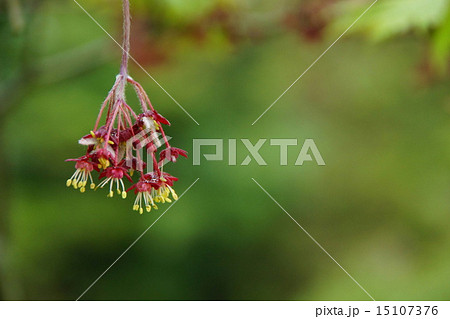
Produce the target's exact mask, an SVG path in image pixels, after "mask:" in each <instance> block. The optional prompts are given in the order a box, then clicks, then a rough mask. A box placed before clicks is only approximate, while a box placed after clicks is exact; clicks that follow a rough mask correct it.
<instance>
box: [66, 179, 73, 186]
mask: <svg viewBox="0 0 450 319" xmlns="http://www.w3.org/2000/svg"><path fill="white" fill-rule="evenodd" d="M70 185H72V180H71V179H68V180H67V182H66V186H67V187H70Z"/></svg>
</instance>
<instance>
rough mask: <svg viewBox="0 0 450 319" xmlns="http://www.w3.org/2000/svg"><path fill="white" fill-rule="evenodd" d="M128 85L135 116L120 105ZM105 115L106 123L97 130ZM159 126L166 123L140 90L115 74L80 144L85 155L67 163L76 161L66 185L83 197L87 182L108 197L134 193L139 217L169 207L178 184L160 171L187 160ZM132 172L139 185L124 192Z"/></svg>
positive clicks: (130, 179) (137, 86) (167, 123)
mask: <svg viewBox="0 0 450 319" xmlns="http://www.w3.org/2000/svg"><path fill="white" fill-rule="evenodd" d="M127 83H129V84H131V85H132V87H133V88H134V90H135V91H136V93H137V96H138V99H139V103H140V105H141V109H142V113H140V114H136V113H135V112H134V111H133V109H132V108H131V107H130V106H129V105H128V104H127V103H126V101H125V86H126V85H127ZM105 111H106V112H105ZM104 113H106V121H105V124H104V125H102V126H99V124H100V121H101V119H102V117H103V114H104ZM162 125H170V123H169V121H168V120H167V119H165V118H164V117H163V116H162V115H160V114H159V113H158V112H156V110H155V109H154V108H153V106H152V104H151V102H150V99H149V98H148V95H147V94H146V92H145V91H144V89H143V88H142V86H141V85H140V84H139V83H138V82H136V81H134V80H133V79H132V78H131V77H129V76H128V75H126V74H122V73H121V74H119V75H118V76H117V78H116V82H115V83H114V86H113V88H112V89H111V91H110V92H109V94H108V96H107V97H106V99H105V101H104V102H103V104H102V106H101V108H100V112H99V115H98V118H97V121H96V123H95V126H94V129H93V130H92V131H91V132H90V134H88V135H86V136H84V137H82V138H81V139H80V140H79V143H80V144H81V145H85V146H87V150H86V154H85V155H83V156H81V157H79V158H76V159H68V160H67V161H74V162H75V169H76V171H75V173H74V174H73V175H72V177H70V178H69V179H68V180H67V183H66V185H67V186H68V187H70V186H73V188H75V189H79V190H80V192H82V193H84V192H85V191H86V186H87V183H88V182H89V183H90V188H91V189H97V188H104V187H105V186H106V187H107V189H108V195H107V196H108V197H113V196H114V193H115V192H117V194H118V195H120V196H121V197H122V198H124V199H125V198H126V197H127V193H128V191H130V190H134V192H135V194H136V200H135V202H134V205H133V210H135V211H139V213H141V214H142V213H143V212H144V209H145V210H146V211H148V212H149V211H150V210H151V208H152V207H153V208H155V209H157V208H158V207H157V205H156V203H165V202H169V203H170V202H171V201H172V200H171V199H170V198H169V195H171V196H172V198H173V199H174V200H176V199H177V198H178V197H177V194H176V193H175V191H174V189H173V183H174V182H175V181H177V180H178V179H177V178H176V177H173V176H172V175H170V174H169V173H167V172H163V166H164V164H165V163H167V162H175V161H176V160H177V158H178V157H179V156H180V155H181V156H184V157H187V153H186V151H184V150H182V149H179V148H175V147H171V146H170V144H169V141H168V139H167V137H166V135H165V133H164V130H163V127H162ZM160 137H161V139H160ZM160 147H162V148H163V150H162V151H160V152H159V156H158V153H157V152H158V148H160ZM142 150H145V151H146V153H147V155H146V157H147V159H148V162H149V165H147V163H146V162H145V161H144V158H143V157H144V156H143V155H141V152H142ZM133 153H135V154H133ZM150 162H151V163H150ZM94 170H95V171H97V172H99V179H100V183H99V184H98V185H97V186H96V183H95V182H94V179H93V177H92V172H93V171H94ZM134 172H137V173H138V174H139V180H138V181H137V182H136V183H135V184H133V185H132V186H131V187H129V188H128V189H126V187H125V184H124V178H126V179H128V180H129V181H130V182H131V183H133V179H132V176H133V173H134Z"/></svg>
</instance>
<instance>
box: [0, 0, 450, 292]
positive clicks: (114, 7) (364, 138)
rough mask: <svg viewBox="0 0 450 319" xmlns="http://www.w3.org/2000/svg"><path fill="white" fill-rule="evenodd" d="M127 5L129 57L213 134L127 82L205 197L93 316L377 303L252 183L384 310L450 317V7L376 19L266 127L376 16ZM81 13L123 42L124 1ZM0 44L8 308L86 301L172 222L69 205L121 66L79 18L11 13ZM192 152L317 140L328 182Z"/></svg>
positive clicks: (0, 23)
mask: <svg viewBox="0 0 450 319" xmlns="http://www.w3.org/2000/svg"><path fill="white" fill-rule="evenodd" d="M131 2H132V15H133V21H132V23H133V24H132V49H131V51H132V52H131V53H132V55H133V56H134V57H135V58H136V59H137V60H138V61H139V62H140V63H141V64H142V65H143V66H144V68H145V69H146V70H147V71H148V72H149V73H150V74H152V76H154V77H155V79H157V80H158V81H159V83H160V84H161V85H162V86H163V87H164V88H165V89H166V90H167V91H168V92H170V94H172V95H173V97H174V98H175V99H176V100H177V101H179V102H180V103H181V105H183V106H184V107H185V108H186V109H187V110H188V112H189V113H190V114H191V115H192V116H193V117H194V118H195V119H196V120H197V121H198V122H199V124H200V126H197V125H196V124H195V123H194V122H193V121H192V120H191V119H190V118H189V117H188V116H187V115H186V114H185V113H184V112H183V111H182V110H181V109H180V108H179V107H178V106H177V105H176V104H175V103H174V102H173V101H172V100H171V99H170V98H169V97H168V96H167V95H166V94H165V93H164V92H163V91H162V90H161V89H160V88H159V87H158V86H157V84H156V83H155V82H153V81H152V80H151V79H150V78H149V77H148V76H147V75H146V74H145V73H144V72H143V71H142V70H141V69H139V68H138V67H137V66H136V65H134V64H132V65H131V66H130V73H131V75H132V76H133V77H134V78H135V79H137V80H138V81H140V82H141V83H142V84H143V86H144V87H145V88H146V90H147V92H148V93H149V95H150V98H151V99H152V102H153V104H154V105H155V107H156V108H157V109H158V111H159V112H161V113H162V114H163V115H164V116H166V117H167V118H168V119H169V120H170V121H171V122H172V126H171V127H169V128H168V129H167V130H166V131H167V134H168V135H170V136H172V137H173V139H172V143H173V145H175V146H177V147H180V148H183V149H186V150H187V151H189V153H190V154H191V157H190V158H189V159H187V160H186V159H181V160H180V161H179V162H177V163H176V164H175V165H173V164H171V165H170V167H169V166H168V167H167V170H168V171H169V172H171V173H172V174H173V175H175V176H177V177H179V178H180V181H179V182H177V184H176V189H177V191H178V193H179V194H181V193H182V192H183V191H184V190H185V189H186V188H187V187H189V185H190V184H191V183H193V182H194V181H195V179H196V178H200V180H199V181H198V182H197V183H196V184H195V185H194V186H193V187H192V189H191V190H190V191H189V192H188V193H187V194H186V195H185V196H183V198H182V199H181V200H180V201H179V202H177V204H176V205H174V206H173V207H172V208H171V209H170V210H169V211H168V213H167V214H165V215H164V216H163V217H162V218H161V219H160V220H159V221H158V222H157V223H156V224H155V226H154V227H153V228H151V229H150V230H149V232H147V233H146V235H145V236H144V237H143V238H142V239H141V240H140V241H139V242H138V243H137V244H136V245H135V246H134V247H133V248H132V249H130V250H129V251H128V252H127V253H126V255H124V256H123V258H122V259H120V260H119V261H118V262H117V263H116V264H115V265H114V266H113V267H112V268H111V269H110V270H109V271H108V272H107V273H106V274H105V275H104V277H103V278H101V279H100V280H99V281H98V282H97V283H96V284H95V285H94V286H93V287H92V289H90V290H89V291H88V292H87V293H86V294H85V295H84V296H83V298H82V299H84V300H348V299H355V300H368V299H369V298H368V296H367V295H365V294H364V292H363V291H362V290H361V289H359V288H358V286H357V285H356V284H355V283H354V282H353V281H352V280H351V279H350V278H349V277H348V276H347V275H346V274H345V273H344V272H343V271H342V270H341V269H340V268H339V267H338V266H337V265H336V264H335V263H333V261H332V260H331V259H330V258H329V257H328V256H326V255H325V254H324V253H323V252H322V251H321V250H320V249H319V248H318V247H317V246H316V245H315V244H314V243H313V242H312V241H311V240H310V239H309V238H308V237H307V236H306V235H305V234H304V233H303V232H302V231H301V230H300V229H299V228H298V226H297V225H295V223H294V222H293V221H292V220H291V219H290V218H289V217H288V216H286V214H285V213H284V212H283V211H282V210H281V209H280V208H279V207H277V205H276V204H275V203H274V202H273V201H272V200H271V199H270V198H268V197H267V195H265V194H264V193H263V192H262V191H261V189H260V188H258V186H257V185H256V184H255V183H254V182H253V181H252V180H251V178H252V177H253V178H255V179H256V180H257V181H258V182H259V183H260V184H261V185H262V186H263V187H264V188H265V189H266V190H267V191H268V192H269V193H271V194H272V195H273V197H274V198H275V199H276V200H278V201H279V203H280V204H281V205H282V206H283V207H284V208H285V209H286V210H287V211H288V212H289V213H290V214H291V215H292V216H293V217H294V218H295V219H296V220H297V221H298V222H299V223H300V224H301V225H302V226H304V227H305V228H306V229H307V230H308V231H309V232H310V233H311V234H312V235H313V236H314V237H315V238H316V239H317V240H318V242H320V243H321V244H322V245H323V246H324V247H325V248H326V249H327V250H328V251H329V252H330V254H331V255H332V256H333V257H335V258H336V260H337V261H338V262H339V263H340V264H341V265H342V266H343V267H344V268H345V269H346V270H347V271H348V272H349V273H350V274H351V275H353V276H354V277H355V278H356V280H358V281H359V282H360V283H361V285H362V286H363V287H365V288H366V289H367V290H368V291H369V292H370V294H371V295H372V296H373V297H374V298H375V299H377V300H393V299H399V300H421V299H437V300H449V298H450V254H449V251H450V232H449V224H450V216H449V208H450V196H449V189H450V187H449V186H450V174H449V173H450V171H449V163H450V148H449V145H450V94H449V82H450V81H449V76H448V74H449V72H448V52H449V43H450V18H449V17H450V15H449V6H450V1H448V0H434V1H429V0H380V1H378V3H376V4H375V5H374V6H373V8H372V9H371V10H370V11H369V12H368V13H367V14H366V15H365V16H364V17H363V18H361V20H360V21H359V22H358V23H357V24H356V25H355V26H354V28H352V29H351V30H350V31H349V33H348V34H346V36H345V37H343V38H342V39H341V40H340V41H339V42H337V44H336V45H335V46H334V47H333V48H332V49H331V50H330V51H329V52H328V53H327V54H326V55H325V56H324V57H323V58H322V59H321V60H320V61H319V62H318V63H317V64H316V65H315V66H314V67H313V68H312V69H311V70H310V71H309V72H308V73H307V74H306V75H305V76H304V77H303V78H302V79H301V80H300V81H299V82H298V83H297V84H296V85H295V86H293V87H292V89H291V90H290V91H289V92H288V93H287V94H286V95H285V96H283V97H282V98H281V99H280V100H279V101H278V103H277V104H275V106H274V107H273V108H272V109H271V110H270V111H269V112H267V113H266V114H265V115H264V116H263V117H262V118H261V119H260V120H259V121H258V122H257V123H256V124H255V125H253V126H252V125H251V123H252V122H253V121H254V120H255V119H256V118H257V117H258V116H259V115H260V114H261V113H262V112H263V111H264V110H265V109H266V108H267V107H268V106H269V105H270V104H271V103H272V102H273V101H274V100H275V99H276V98H277V97H278V96H279V95H280V94H281V93H282V92H283V91H284V90H285V89H286V88H287V87H288V86H289V85H290V84H291V83H292V82H293V81H294V80H295V79H296V78H297V77H298V76H299V75H300V74H301V73H302V72H303V71H304V70H305V69H306V68H307V67H308V66H309V65H310V64H311V63H312V62H313V61H314V60H315V59H316V58H317V57H318V56H319V55H320V54H321V53H322V52H323V51H324V50H325V49H326V48H327V47H328V46H329V45H330V44H331V43H332V42H333V41H334V40H335V39H336V38H337V37H338V36H339V35H340V34H341V33H342V32H343V31H344V30H345V29H346V28H347V27H348V26H349V25H350V24H351V23H352V22H353V21H354V20H355V19H356V18H357V17H358V15H360V14H361V13H362V12H363V11H364V10H365V9H366V8H367V7H368V6H369V5H370V4H371V1H365V0H354V1H353V0H352V1H335V0H318V1H317V0H314V1H299V0H284V1H269V0H247V1H238V0H190V1H183V0H147V1H145V0H139V1H138V0H135V1H134V0H132V1H131ZM79 3H80V4H81V5H82V6H84V7H85V8H86V10H87V11H88V12H90V13H91V14H92V15H93V16H94V17H95V18H96V19H97V20H98V22H99V23H100V24H101V25H103V26H104V27H105V28H106V30H108V31H109V32H111V34H112V35H113V36H114V37H115V38H116V39H120V37H121V34H120V33H121V4H120V2H119V1H108V0H95V1H94V0H92V1H91V0H89V1H87V0H79ZM0 37H1V38H0V39H1V41H0V72H1V73H0V76H1V78H0V98H1V100H0V125H1V127H0V129H1V131H0V134H1V147H0V152H1V154H0V177H1V182H0V214H1V215H0V217H1V219H0V232H1V242H0V260H1V273H0V289H1V290H0V297H1V298H2V299H4V300H74V299H76V298H78V296H79V295H80V294H81V293H82V292H83V291H84V290H85V289H86V288H87V287H88V286H89V285H90V284H91V283H92V282H93V281H94V280H95V279H96V278H97V277H98V276H99V275H100V274H101V273H102V272H103V271H104V270H105V269H106V268H107V267H108V266H109V265H110V264H111V263H112V262H113V261H114V260H115V259H116V258H117V257H118V256H119V255H120V254H121V253H122V252H123V251H124V250H125V249H126V248H127V247H128V246H129V245H130V244H131V243H132V242H133V241H134V240H135V239H136V238H137V237H138V236H139V235H140V234H141V233H142V232H143V231H144V230H145V229H146V228H147V227H148V226H149V225H150V224H151V223H152V222H153V221H155V220H156V218H158V216H159V215H160V214H161V213H162V212H163V211H164V210H163V209H165V208H166V207H167V205H166V206H165V207H164V206H163V207H161V208H160V210H159V211H152V212H151V213H147V214H144V215H139V214H137V213H136V212H133V211H132V209H131V207H132V199H131V198H132V196H130V197H131V198H128V199H127V200H120V199H118V198H114V199H108V198H106V193H105V192H99V191H97V192H93V191H87V192H86V193H85V194H80V193H79V192H77V191H74V190H73V189H69V188H66V187H65V181H66V179H67V178H68V177H70V175H71V174H72V173H73V164H71V163H66V162H64V160H65V159H66V158H73V157H77V156H80V155H82V152H83V151H84V148H83V147H81V146H79V145H78V144H77V140H78V139H79V138H80V137H81V136H82V135H84V134H86V133H87V132H89V130H91V129H92V127H93V124H94V121H95V117H96V115H97V112H98V109H99V106H100V103H101V102H102V100H103V99H104V98H105V96H106V93H107V92H108V90H109V89H110V87H111V86H112V84H113V82H114V79H115V75H116V74H117V72H118V69H119V62H120V61H119V60H120V53H121V52H120V48H118V47H117V46H116V45H115V44H114V42H113V41H112V40H111V39H109V38H108V37H107V35H106V34H105V33H104V32H103V31H102V30H101V29H100V28H99V27H98V26H97V25H95V23H94V22H93V21H92V20H91V19H90V18H89V17H88V16H87V15H86V14H85V13H84V12H83V11H82V10H81V9H80V7H78V6H77V5H76V3H75V2H73V1H72V0H66V1H50V0H46V1H37V0H34V1H31V0H30V1H20V0H6V1H3V2H0ZM129 96H130V97H129V100H130V103H134V102H135V97H134V94H133V93H132V92H130V94H129ZM134 105H136V104H134ZM194 138H224V139H226V140H227V139H230V138H236V139H240V138H248V139H250V140H251V141H252V142H253V143H256V141H257V140H258V139H259V138H267V139H270V138H297V139H299V143H300V144H301V143H303V141H304V139H306V138H313V139H314V140H315V143H316V145H317V146H318V148H319V150H320V152H321V154H322V156H323V158H324V160H325V162H326V166H317V165H316V164H315V163H311V162H309V163H305V164H304V165H303V166H294V165H293V163H294V161H295V159H296V157H297V155H298V152H299V150H300V147H290V152H289V165H288V166H282V167H280V165H279V148H278V147H275V146H269V145H268V142H267V144H266V145H265V146H264V147H263V148H262V151H261V154H262V155H263V157H264V158H265V159H266V161H267V163H268V165H267V166H258V165H256V164H255V163H254V161H252V163H251V164H250V165H249V166H239V165H238V166H228V165H227V162H226V161H223V162H206V161H204V162H202V165H201V166H193V165H192V140H193V139H194ZM225 146H227V143H225ZM205 150H206V151H207V150H208V148H205ZM225 150H226V149H225ZM246 156H247V152H246V151H245V149H244V148H243V146H242V145H239V147H238V163H240V162H242V160H243V159H244V158H245V157H246ZM225 158H227V152H226V151H225Z"/></svg>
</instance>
